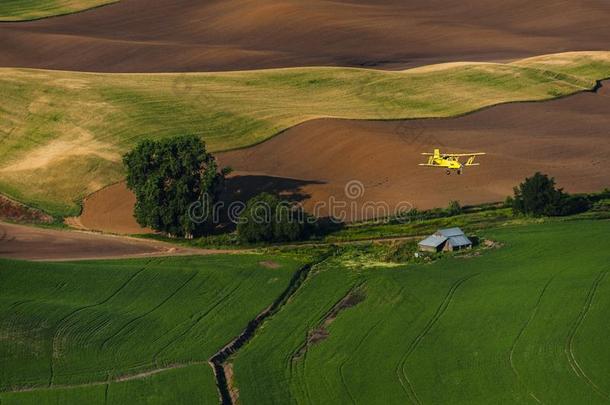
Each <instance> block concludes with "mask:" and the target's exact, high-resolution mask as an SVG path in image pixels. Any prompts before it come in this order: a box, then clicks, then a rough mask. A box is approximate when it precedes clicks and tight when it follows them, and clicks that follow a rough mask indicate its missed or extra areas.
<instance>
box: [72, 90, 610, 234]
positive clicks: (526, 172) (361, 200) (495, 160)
mask: <svg viewBox="0 0 610 405" xmlns="http://www.w3.org/2000/svg"><path fill="white" fill-rule="evenodd" d="M608 128H610V83H607V82H606V83H605V86H603V87H601V88H600V89H599V90H598V91H597V93H593V92H585V93H580V94H576V95H574V96H570V97H566V98H562V99H558V100H553V101H547V102H530V103H514V104H505V105H500V106H495V107H491V108H488V109H485V110H483V111H479V112H475V113H472V114H469V115H466V116H462V117H458V118H449V119H427V120H402V121H355V120H335V119H323V120H314V121H309V122H306V123H304V124H302V125H298V126H296V127H294V128H291V129H289V130H287V131H286V132H284V133H283V134H281V135H278V136H277V137H275V138H273V139H271V140H269V141H266V142H264V143H262V144H259V145H257V146H254V147H251V148H246V149H241V150H235V151H230V152H225V153H221V154H218V155H217V156H218V159H219V161H220V163H221V164H222V165H228V166H231V167H232V168H234V169H235V170H236V172H235V173H234V174H233V175H232V177H231V178H230V179H229V181H228V185H229V187H228V188H229V190H228V191H227V193H226V195H225V198H226V199H227V201H231V200H247V199H248V198H249V197H251V196H253V195H255V194H257V193H260V192H262V191H269V192H274V193H280V194H284V195H286V196H290V197H291V198H293V199H294V200H297V201H301V202H302V203H303V204H304V206H305V208H306V209H308V210H309V211H313V210H314V209H316V208H315V207H316V204H317V205H318V207H319V208H317V209H318V211H317V213H318V214H320V215H329V214H333V212H330V210H329V206H330V204H329V201H330V200H331V198H334V199H335V202H336V203H338V204H336V203H335V207H337V206H338V205H341V204H345V208H341V207H338V208H337V209H336V210H335V212H334V214H338V215H343V214H345V215H346V217H347V218H346V219H348V220H350V219H352V220H359V219H364V218H371V217H374V216H376V215H377V214H379V212H378V211H377V209H376V208H371V204H370V203H369V206H368V207H369V208H367V206H366V205H364V204H365V203H366V202H367V201H369V202H373V203H385V204H387V206H388V207H389V209H390V210H392V209H394V208H396V207H399V204H400V203H402V202H407V203H408V204H412V205H413V206H415V207H417V208H420V209H426V208H433V207H445V206H447V204H448V203H449V202H450V201H451V200H458V201H459V202H460V203H461V204H463V205H464V204H475V203H483V202H492V201H502V200H504V199H505V198H506V196H508V195H510V194H512V188H513V187H514V186H515V185H517V184H518V183H519V182H520V181H522V180H523V179H524V178H525V177H526V176H530V175H532V174H533V173H534V172H536V171H542V172H544V173H548V174H550V175H552V176H554V177H555V178H556V180H557V182H558V184H559V186H561V187H564V188H565V190H566V191H568V192H594V191H599V190H601V189H603V188H604V187H609V186H610V168H609V167H608V166H607V165H604V164H603V162H604V161H605V160H606V157H607V156H608V155H610V130H609V129H608ZM434 147H440V148H441V150H442V151H447V152H475V151H483V152H487V155H486V156H482V157H481V158H480V162H481V166H479V167H471V168H467V169H466V170H465V171H464V174H463V175H461V176H457V175H455V174H454V175H451V176H447V175H446V174H445V172H444V171H443V170H442V169H437V168H430V167H420V166H418V165H417V164H418V163H420V162H423V160H424V158H423V157H422V156H421V155H420V153H421V152H426V151H432V149H433V148H434ZM353 180H356V181H359V182H360V183H362V185H363V187H364V188H363V190H358V189H357V187H358V186H357V187H356V189H355V190H352V191H351V193H352V194H350V196H356V197H357V198H349V197H348V196H346V191H345V186H346V184H347V183H349V182H350V181H353ZM128 194H130V193H129V191H128V190H127V189H125V188H124V187H120V186H116V187H108V188H105V189H103V190H101V191H99V192H98V193H95V194H94V195H93V196H91V197H90V198H88V199H87V200H86V203H85V210H84V212H85V213H86V217H87V219H86V220H85V221H84V224H95V229H100V230H111V231H112V232H117V231H119V229H118V228H116V227H112V228H108V229H105V228H104V226H103V224H104V223H106V222H107V221H110V220H109V218H121V220H120V221H122V223H121V226H125V227H126V228H128V229H129V231H130V233H134V231H135V230H136V229H137V227H138V225H137V224H136V223H135V220H133V219H132V218H133V217H132V216H131V212H132V209H133V208H132V207H133V206H132V205H129V204H127V203H124V202H126V201H133V200H132V199H131V200H130V198H133V197H129V196H128ZM90 201H96V202H97V203H96V204H95V209H92V208H93V205H92V206H89V203H88V202H90ZM117 201H121V202H122V203H121V204H116V202H117ZM132 204H133V203H132ZM381 205H383V204H381ZM381 205H380V204H376V205H375V206H376V207H379V206H381ZM353 207H355V208H353ZM400 207H401V208H402V206H400ZM112 221H114V220H112ZM130 221H131V222H130Z"/></svg>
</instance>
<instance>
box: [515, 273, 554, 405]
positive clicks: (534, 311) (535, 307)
mask: <svg viewBox="0 0 610 405" xmlns="http://www.w3.org/2000/svg"><path fill="white" fill-rule="evenodd" d="M555 277H556V275H555V276H553V277H551V278H550V279H549V280H548V281H547V282H546V284H545V285H544V287H542V290H541V291H540V294H538V299H537V300H536V304H535V305H534V308H533V309H532V312H531V313H530V316H529V317H528V319H527V321H525V323H524V324H523V326H522V327H521V329H520V330H519V333H518V334H517V337H516V338H515V340H514V341H513V344H512V346H511V348H510V353H509V355H508V360H509V362H510V367H511V369H512V371H513V374H514V375H515V377H517V380H518V381H519V382H520V383H521V384H522V385H523V386H524V387H525V389H526V391H527V393H528V394H529V396H531V397H532V398H533V399H534V400H535V401H536V402H537V403H539V404H541V403H542V401H541V400H540V398H538V397H537V396H536V394H534V393H533V392H532V391H531V390H530V389H529V387H528V385H527V383H526V382H525V381H523V378H522V377H521V374H519V371H518V370H517V367H516V366H515V362H514V358H513V357H514V354H515V349H516V348H517V344H518V343H519V340H520V339H521V337H522V336H523V334H524V333H525V330H526V329H527V327H528V326H529V325H530V323H531V322H532V320H533V319H534V318H535V317H536V314H537V313H538V309H539V308H540V304H541V302H542V297H543V296H544V294H545V293H546V290H547V288H548V287H549V285H550V284H551V282H552V281H553V280H554V279H555Z"/></svg>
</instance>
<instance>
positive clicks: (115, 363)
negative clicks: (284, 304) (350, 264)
mask: <svg viewBox="0 0 610 405" xmlns="http://www.w3.org/2000/svg"><path fill="white" fill-rule="evenodd" d="M269 261H272V263H271V262H269ZM270 263H271V264H272V265H271V264H270ZM301 265H302V263H301V261H300V259H296V258H291V257H284V256H266V255H255V254H250V255H224V256H220V255H218V256H206V257H182V258H155V259H147V260H140V259H138V260H118V261H91V262H71V263H70V262H66V263H31V262H23V261H9V260H0V363H1V367H0V402H1V403H2V404H3V405H5V404H23V403H35V404H41V403H66V402H68V403H87V404H96V403H99V404H102V403H119V404H120V403H125V404H132V403H172V404H175V403H184V404H191V403H211V404H216V403H218V393H217V390H216V385H215V380H214V375H213V371H212V368H211V367H210V365H209V364H208V363H207V361H208V359H209V358H210V357H211V356H212V355H213V354H214V353H215V352H216V351H218V350H219V349H220V348H222V347H223V346H224V345H225V344H227V343H228V342H230V341H231V339H233V338H234V337H236V336H237V335H238V334H239V333H240V332H241V331H242V329H243V328H244V327H245V326H246V324H247V323H248V321H249V320H251V319H253V318H254V317H255V316H256V315H258V313H260V312H261V311H263V309H265V308H266V307H268V306H269V305H270V304H271V303H272V302H273V301H274V300H275V299H276V298H277V297H278V296H279V295H280V294H281V292H282V291H283V290H285V289H286V288H287V286H288V284H289V280H290V278H291V277H292V275H293V273H294V271H295V270H296V269H297V268H299V267H301Z"/></svg>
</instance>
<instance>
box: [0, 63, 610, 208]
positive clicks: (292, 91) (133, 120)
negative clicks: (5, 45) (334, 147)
mask: <svg viewBox="0 0 610 405" xmlns="http://www.w3.org/2000/svg"><path fill="white" fill-rule="evenodd" d="M0 72H1V73H2V74H1V76H0V90H1V91H2V93H3V94H4V95H5V100H6V102H5V103H4V104H3V106H2V110H0V131H2V132H3V133H4V136H3V137H2V140H1V142H0V157H1V161H2V163H1V165H0V191H2V192H5V193H7V194H9V195H12V196H13V197H15V198H17V199H19V200H21V201H25V202H28V203H33V204H37V205H38V206H40V207H43V208H45V209H48V210H51V211H53V212H55V213H59V214H63V215H66V214H69V213H74V212H75V211H76V204H77V201H78V199H79V198H81V197H83V196H84V195H86V194H89V193H91V192H93V191H96V190H98V189H100V188H102V187H103V186H105V185H107V184H110V183H113V182H116V181H118V180H120V179H121V178H122V177H123V175H124V174H123V168H122V165H121V154H122V153H123V152H125V151H127V150H129V148H131V147H132V146H133V145H134V144H135V143H136V142H138V141H139V140H142V139H145V138H148V139H150V138H156V139H159V138H164V137H169V136H175V135H180V134H189V133H190V134H198V135H201V137H202V138H203V139H204V140H205V141H206V142H207V144H208V146H209V147H210V149H211V150H212V151H219V150H226V149H233V148H239V147H246V146H251V145H253V144H256V143H259V142H262V141H264V140H266V139H269V138H270V137H272V136H273V135H275V134H277V133H278V132H280V131H282V130H285V129H286V128H289V127H291V126H294V125H296V124H299V123H301V122H304V121H308V120H311V119H315V118H322V117H335V118H353V119H398V118H421V117H449V116H455V115H460V114H464V113H467V112H471V111H474V110H477V109H479V108H482V107H485V106H489V105H494V104H499V103H505V102H513V101H528V100H548V99H552V98H555V97H560V96H564V95H568V94H573V93H575V92H579V91H583V90H590V89H592V88H594V87H595V85H596V79H601V78H605V77H608V76H610V53H608V52H583V53H566V54H556V55H549V56H543V57H538V58H533V59H527V60H523V61H519V62H514V63H511V64H494V63H463V64H443V65H437V66H427V67H422V68H417V69H411V70H406V71H401V72H387V71H379V70H370V69H353V68H301V69H297V68H294V69H277V70H260V71H246V72H227V73H192V74H92V73H72V72H55V71H40V70H30V69H2V70H0Z"/></svg>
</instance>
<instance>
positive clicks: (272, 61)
mask: <svg viewBox="0 0 610 405" xmlns="http://www.w3.org/2000/svg"><path fill="white" fill-rule="evenodd" d="M58 1H59V0H51V1H49V0H47V1H44V2H42V1H40V0H27V1H25V2H24V1H23V0H9V1H8V4H10V5H15V4H23V3H25V4H29V5H33V4H50V3H57V2H58ZM62 1H63V2H65V1H66V0H62ZM0 3H2V4H4V3H7V0H3V1H2V2H0ZM70 3H74V4H76V3H80V4H85V3H87V4H93V3H94V2H93V1H92V0H90V1H88V2H86V1H84V0H80V1H78V2H77V1H76V0H72V1H71V2H70ZM609 13H610V4H608V2H607V1H605V0H583V1H578V2H575V1H569V0H539V1H536V2H531V1H525V0H505V1H502V2H490V1H486V0H442V1H441V0H410V1H403V0H341V1H331V0H303V1H298V0H297V1H295V0H208V1H201V0H154V1H150V0H122V1H120V2H118V3H117V4H112V5H109V6H106V7H102V8H98V9H95V10H90V11H87V12H84V13H79V14H74V15H68V16H62V17H59V18H52V19H46V20H41V21H33V22H19V23H3V24H0V66H13V67H31V68H45V69H61V70H80V71H97V72H176V71H191V72H194V71H218V70H241V69H260V68H270V67H301V66H320V65H326V66H329V65H331V66H353V67H366V66H370V67H380V68H391V69H404V68H406V67H411V66H420V65H426V64H431V63H438V62H447V61H463V60H476V61H506V60H513V59H518V58H523V57H528V56H535V55H541V54H548V53H557V52H565V51H568V50H585V49H587V50H607V49H608V43H609V41H610V26H609V24H608V21H607V16H608V14H609Z"/></svg>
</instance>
